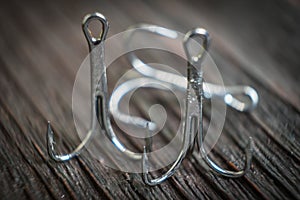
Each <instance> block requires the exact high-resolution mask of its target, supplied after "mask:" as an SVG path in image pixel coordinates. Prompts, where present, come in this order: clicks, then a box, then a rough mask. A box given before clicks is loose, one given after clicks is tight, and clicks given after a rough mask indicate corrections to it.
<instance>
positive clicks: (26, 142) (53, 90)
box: [0, 0, 300, 199]
mask: <svg viewBox="0 0 300 200" xmlns="http://www.w3.org/2000/svg"><path fill="white" fill-rule="evenodd" d="M94 11H98V12H101V13H103V14H104V15H105V16H106V17H107V19H108V20H109V22H110V27H111V28H110V31H109V36H113V35H114V34H116V33H119V32H121V31H124V30H125V29H126V28H127V27H128V26H130V25H133V24H135V23H138V22H148V23H152V24H157V25H161V26H164V27H168V28H172V29H174V30H178V31H180V32H183V33H185V32H187V31H188V30H189V29H191V28H192V27H197V26H202V27H205V28H206V29H207V30H208V31H209V32H210V33H211V35H212V38H213V40H212V46H211V50H210V53H211V56H212V58H213V59H214V61H215V62H216V64H217V66H219V70H220V72H221V73H222V76H223V79H224V82H225V83H226V84H227V85H235V84H244V85H251V86H253V87H254V88H256V89H257V91H258V92H259V96H260V102H259V105H258V108H257V109H256V110H255V111H254V112H251V113H247V114H242V113H238V112H236V111H233V110H230V109H228V110H227V118H226V124H225V127H224V130H223V134H222V136H221V138H220V140H219V142H218V144H217V145H216V146H215V148H214V149H213V151H212V152H211V154H210V156H211V157H212V158H213V159H215V160H216V161H217V162H218V163H220V164H221V165H222V166H224V167H228V168H231V169H236V168H237V167H238V168H241V167H242V166H243V148H244V147H245V145H246V142H247V138H248V137H249V136H251V137H253V138H254V141H255V153H254V159H253V163H252V166H251V170H250V171H249V172H248V173H247V174H246V175H245V176H244V177H241V178H238V179H228V178H223V177H219V176H217V175H215V174H213V173H212V172H210V171H208V170H207V169H206V167H205V165H204V163H203V161H202V160H201V159H199V157H198V156H197V153H196V152H194V153H193V154H192V155H191V156H190V157H188V158H187V159H185V160H184V162H183V164H182V166H181V167H180V168H179V170H178V172H177V173H176V174H175V175H174V176H173V177H171V178H170V179H169V180H167V181H166V182H164V183H163V184H161V185H159V186H155V187H149V186H146V185H144V183H143V182H142V179H141V176H140V174H131V173H123V172H121V171H118V170H114V169H111V168H108V167H106V166H104V165H102V164H101V163H100V161H98V160H96V159H94V158H93V157H91V155H90V154H89V153H88V152H86V151H85V152H83V154H81V155H80V156H79V157H77V158H75V159H72V160H70V161H69V162H64V163H56V162H54V161H52V160H50V158H49V157H48V154H47V151H46V122H47V120H51V121H52V122H53V126H54V131H55V132H56V133H57V134H56V137H57V138H59V141H58V144H57V147H58V150H59V151H60V152H68V151H70V150H71V149H73V148H74V147H76V145H77V144H78V143H79V142H80V140H79V138H78V136H77V134H76V129H75V126H74V124H73V118H72V108H71V104H70V102H71V95H72V87H73V82H74V80H75V76H76V72H77V70H78V68H79V66H80V64H81V62H82V61H83V59H84V58H85V56H86V55H87V52H88V48H87V44H86V41H85V38H84V36H83V34H82V31H81V21H82V18H83V16H84V15H85V14H87V13H91V12H94ZM0 17H1V23H0V36H1V37H0V52H1V54H0V66H1V67H0V92H1V96H0V186H1V189H0V198H1V199H41V198H43V199H300V162H299V161H300V90H299V89H298V87H299V84H300V79H299V75H300V74H299V72H300V69H299V67H300V59H299V55H300V38H299V36H300V26H299V24H300V4H299V3H298V2H297V1H280V0H276V1H271V0H266V1H263V2H261V1H258V0H253V1H238V0H230V1H221V2H220V1H216V0H213V1H209V2H208V1H203V0H200V1H195V0H191V1H188V2H184V1H174V2H172V3H170V2H169V1H165V2H162V1H139V0H133V1H130V2H126V1H121V0H119V1H112V2H111V1H110V2H109V1H89V2H84V1H64V2H61V1H45V0H43V1H41V2H39V3H36V2H30V1H29V2H28V1H27V2H22V1H16V0H12V1H9V2H6V3H5V4H3V5H2V6H1V8H0ZM141 53H143V52H141ZM156 58H158V59H159V58H161V59H163V58H164V56H163V55H158V56H157V57H156V55H154V54H153V55H150V56H149V59H156ZM166 62H168V64H170V66H171V65H172V64H175V63H176V61H175V60H172V59H167V60H166ZM114 66H115V67H114ZM118 66H124V67H118ZM128 69H130V67H129V65H128V63H127V61H126V59H125V58H121V59H119V60H118V61H116V62H115V63H113V66H112V69H111V70H109V72H108V77H109V86H111V87H110V88H109V91H110V92H111V90H112V86H113V85H114V84H115V82H116V81H117V80H118V78H119V77H120V76H121V75H122V74H123V73H124V72H126V71H127V70H128ZM181 70H182V69H181ZM141 94H143V95H136V98H134V100H133V105H134V107H133V112H134V113H138V114H139V115H141V116H144V117H147V109H149V107H150V106H151V105H152V104H153V103H157V102H159V103H161V104H162V105H165V106H166V109H167V110H168V114H169V116H168V117H169V119H168V123H167V124H166V126H165V128H164V130H163V131H162V133H161V135H162V136H159V137H160V138H159V139H158V140H157V141H158V142H157V144H155V145H156V146H160V145H164V144H166V143H167V142H168V141H169V140H170V137H172V133H173V132H174V131H175V130H176V128H177V127H178V122H179V117H180V111H179V109H178V108H177V107H178V106H176V105H177V104H176V102H172V103H170V99H169V98H170V97H169V96H168V95H167V96H164V94H159V95H157V96H155V95H153V94H155V92H145V93H141ZM208 117H209V114H208V112H206V116H205V125H206V126H207V124H208ZM169 122H170V123H169ZM115 129H116V131H117V132H118V136H119V137H121V139H122V141H127V142H128V143H127V144H128V145H129V147H130V148H132V149H135V150H141V146H140V144H139V142H137V141H136V140H130V139H129V138H128V137H126V136H125V135H123V134H121V132H120V130H118V129H117V127H115ZM111 159H113V158H111ZM162 159H163V158H162ZM160 173H161V170H160V171H157V172H154V173H153V176H158V175H159V174H160Z"/></svg>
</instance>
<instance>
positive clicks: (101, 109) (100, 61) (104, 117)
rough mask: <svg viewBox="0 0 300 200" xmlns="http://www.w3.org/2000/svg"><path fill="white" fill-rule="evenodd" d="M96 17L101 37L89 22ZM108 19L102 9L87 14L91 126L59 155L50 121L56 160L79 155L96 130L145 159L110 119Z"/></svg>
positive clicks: (49, 139) (49, 140) (84, 24)
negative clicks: (93, 32) (123, 140)
mask: <svg viewBox="0 0 300 200" xmlns="http://www.w3.org/2000/svg"><path fill="white" fill-rule="evenodd" d="M92 20H98V21H100V22H101V24H102V32H101V34H100V36H99V38H95V37H93V36H92V35H91V31H90V30H89V28H88V26H89V23H90V22H91V21H92ZM108 28H109V25H108V22H107V20H106V18H105V17H104V16H103V15H102V14H100V13H93V14H90V15H87V16H86V17H85V18H84V20H83V22H82V29H83V32H84V34H85V37H86V39H87V42H88V44H89V51H90V65H91V114H92V116H91V119H92V120H91V126H90V130H89V131H88V133H87V135H86V137H85V138H84V140H83V141H82V142H81V143H80V144H79V145H78V146H77V147H76V148H75V150H73V151H72V152H71V153H69V154H65V155H59V154H58V153H57V152H56V151H55V148H54V144H55V141H54V137H53V131H52V128H51V125H50V122H48V129H47V146H48V153H49V156H50V157H51V158H52V159H53V160H55V161H66V160H69V159H71V158H73V157H74V156H77V155H78V154H80V152H81V151H82V149H83V147H84V146H85V145H86V144H87V143H88V142H89V141H90V139H91V137H92V135H93V134H94V133H95V132H100V131H101V130H103V131H104V132H105V133H106V134H107V136H108V137H109V139H110V140H111V142H112V143H113V144H114V145H115V147H116V148H117V149H118V150H120V151H121V152H123V153H124V154H125V155H126V156H128V157H129V158H132V159H141V158H142V156H141V154H138V153H135V152H132V151H130V150H128V149H127V148H126V147H124V146H123V144H122V143H121V142H120V141H119V139H118V138H117V136H116V134H115V133H114V131H113V129H112V125H111V121H110V114H109V101H108V94H107V77H106V67H105V63H104V40H105V38H106V35H107V32H108Z"/></svg>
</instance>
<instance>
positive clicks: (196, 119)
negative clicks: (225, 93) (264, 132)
mask: <svg viewBox="0 0 300 200" xmlns="http://www.w3.org/2000/svg"><path fill="white" fill-rule="evenodd" d="M193 37H199V38H200V39H201V40H202V45H201V46H202V47H203V48H201V50H200V52H199V53H198V54H197V55H192V54H191V53H190V52H189V48H188V42H189V41H190V40H191V39H193ZM209 39H210V38H209V34H208V32H207V31H206V30H205V29H201V28H196V29H193V30H191V31H189V32H188V33H187V34H186V35H185V38H184V41H183V46H184V50H185V53H186V55H187V58H188V66H187V75H188V76H187V79H188V83H187V93H186V108H187V109H186V114H185V125H184V133H183V143H182V146H181V149H180V153H179V155H178V157H177V159H176V160H175V162H174V163H173V165H172V166H171V167H170V169H169V170H168V171H167V172H166V173H164V174H163V175H161V176H160V177H158V178H155V179H151V178H149V163H148V156H147V154H148V153H149V152H150V151H151V146H152V137H150V138H146V139H145V143H146V144H145V146H144V153H143V162H142V168H143V180H144V181H145V183H146V184H148V185H150V186H154V185H157V184H160V183H161V182H163V181H164V180H166V179H167V178H169V177H170V176H172V175H173V174H174V173H175V172H176V170H177V168H178V167H179V166H180V164H181V162H182V160H183V159H184V158H185V156H186V153H187V151H188V150H189V149H190V148H189V146H190V145H191V144H193V143H194V142H193V141H194V139H195V138H191V137H188V135H189V136H191V135H195V136H196V135H197V134H198V140H197V143H198V147H199V153H200V154H201V155H202V157H203V159H204V160H205V162H206V163H207V165H208V166H209V167H210V168H211V169H212V170H214V171H215V172H216V173H219V174H221V175H223V176H226V177H233V178H234V177H240V176H242V175H244V173H245V172H246V171H247V170H249V168H250V164H251V159H252V155H253V140H252V138H251V137H250V138H249V144H248V146H247V148H246V161H245V167H244V169H243V170H240V171H230V170H226V169H223V168H221V167H219V166H218V165H217V164H216V163H215V162H213V161H212V160H211V159H210V158H209V157H208V155H207V153H206V152H205V149H204V145H203V122H202V117H203V115H202V103H203V96H204V92H203V74H202V71H201V64H202V61H203V59H204V57H205V54H206V49H207V48H208V45H209ZM194 41H195V40H194ZM192 90H193V91H194V93H195V95H196V99H197V103H198V110H197V112H196V113H194V114H193V115H189V109H191V103H190V101H189V99H188V98H189V96H190V95H191V91H192ZM195 125H196V127H197V128H195ZM197 129H198V130H197ZM148 130H149V129H148Z"/></svg>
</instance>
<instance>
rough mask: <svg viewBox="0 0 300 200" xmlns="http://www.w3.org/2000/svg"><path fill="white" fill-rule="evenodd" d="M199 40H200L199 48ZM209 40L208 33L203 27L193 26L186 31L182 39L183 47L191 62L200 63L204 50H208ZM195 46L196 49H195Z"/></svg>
mask: <svg viewBox="0 0 300 200" xmlns="http://www.w3.org/2000/svg"><path fill="white" fill-rule="evenodd" d="M199 40H200V41H201V42H200V48H199ZM209 41H210V36H209V33H208V32H207V31H206V30H205V29H203V28H195V29H192V30H190V31H189V32H187V34H186V35H185V37H184V40H183V47H184V50H185V53H186V55H187V58H188V61H189V62H191V63H201V62H202V60H203V58H204V56H205V52H206V51H207V50H208V46H209ZM195 47H197V48H198V49H197V50H195Z"/></svg>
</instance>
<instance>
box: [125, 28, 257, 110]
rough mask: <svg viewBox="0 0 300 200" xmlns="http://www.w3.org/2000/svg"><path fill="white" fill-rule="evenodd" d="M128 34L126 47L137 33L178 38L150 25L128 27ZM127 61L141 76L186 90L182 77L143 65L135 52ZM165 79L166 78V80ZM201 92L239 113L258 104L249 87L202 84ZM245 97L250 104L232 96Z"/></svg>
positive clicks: (206, 48)
mask: <svg viewBox="0 0 300 200" xmlns="http://www.w3.org/2000/svg"><path fill="white" fill-rule="evenodd" d="M128 30H130V31H128V32H125V33H126V34H125V37H126V40H125V41H126V45H127V46H130V44H131V42H132V39H133V37H134V35H135V34H136V33H137V32H148V33H153V34H156V35H158V36H162V37H166V38H169V39H176V38H178V37H179V36H178V33H177V32H176V31H173V30H170V29H167V28H163V27H160V26H156V25H152V24H136V25H134V26H130V27H129V28H128ZM203 45H204V46H203V50H205V51H207V50H208V47H209V41H208V42H207V44H204V43H203ZM127 59H128V60H129V62H130V63H131V65H132V66H133V67H134V68H135V69H136V70H137V71H138V72H139V73H141V74H143V75H144V76H148V77H151V78H154V79H156V80H160V81H162V82H168V83H169V84H171V85H173V86H174V87H176V88H177V89H179V90H181V91H185V90H186V79H185V78H184V77H182V76H181V75H177V74H174V73H170V72H165V71H163V70H158V69H155V68H153V67H151V66H150V65H148V64H146V63H144V62H143V61H142V60H141V59H139V58H138V57H137V56H136V54H135V52H134V51H132V52H130V53H128V54H127ZM166 77H168V78H167V79H166ZM203 91H204V98H206V99H210V98H216V97H217V98H220V99H223V100H224V101H225V103H226V104H227V105H228V106H230V107H232V108H234V109H236V110H238V111H240V112H245V111H251V110H253V109H254V108H255V107H256V106H257V103H258V95H257V92H256V91H255V89H254V88H252V87H250V86H225V87H223V86H219V85H215V84H212V83H207V82H204V83H203ZM235 95H238V96H241V97H242V96H246V97H248V98H249V99H250V102H248V101H245V102H244V101H242V100H239V99H237V98H235V97H234V96H235Z"/></svg>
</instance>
